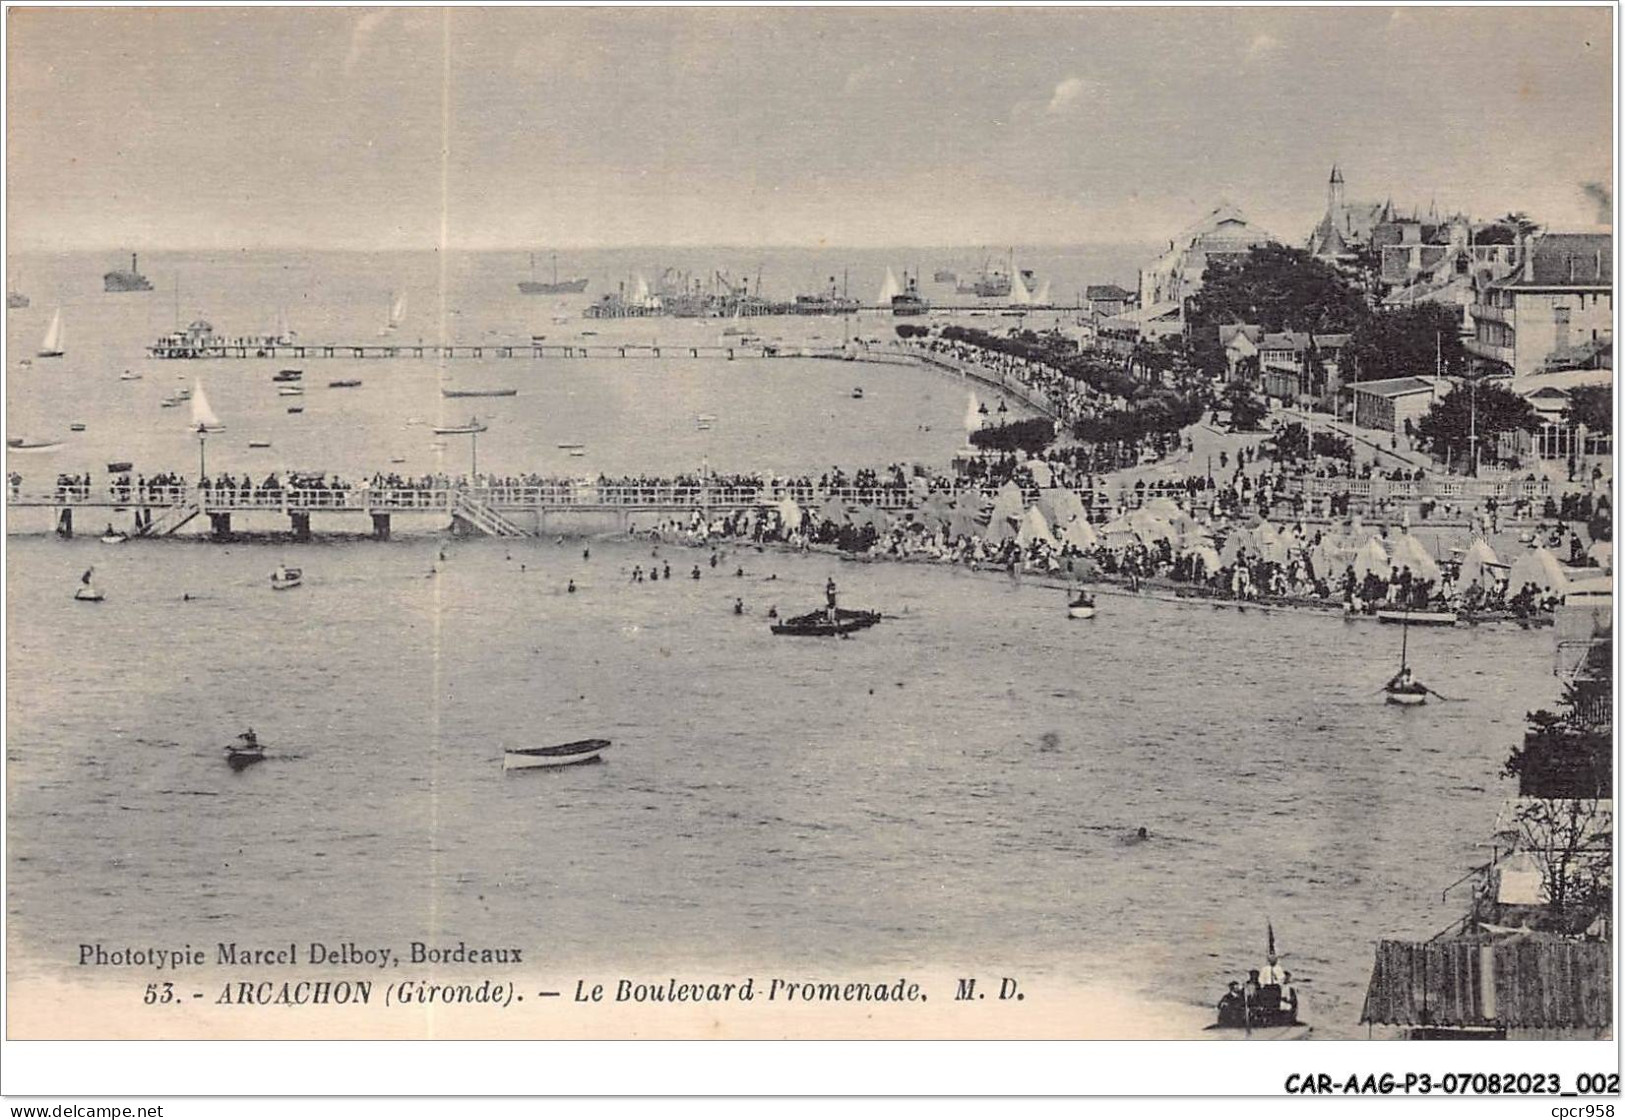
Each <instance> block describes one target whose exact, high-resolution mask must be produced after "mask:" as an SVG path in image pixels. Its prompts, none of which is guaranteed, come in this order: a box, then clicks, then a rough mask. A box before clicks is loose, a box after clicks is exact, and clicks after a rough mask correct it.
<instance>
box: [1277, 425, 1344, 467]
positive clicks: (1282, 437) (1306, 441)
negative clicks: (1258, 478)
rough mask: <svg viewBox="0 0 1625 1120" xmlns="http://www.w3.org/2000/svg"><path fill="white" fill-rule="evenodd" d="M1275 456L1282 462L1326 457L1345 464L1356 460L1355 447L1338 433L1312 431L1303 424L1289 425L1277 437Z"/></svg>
mask: <svg viewBox="0 0 1625 1120" xmlns="http://www.w3.org/2000/svg"><path fill="white" fill-rule="evenodd" d="M1275 454H1276V457H1277V458H1279V459H1282V460H1305V459H1313V458H1315V457H1316V456H1317V455H1325V456H1327V457H1328V458H1332V459H1342V460H1344V461H1345V462H1347V461H1349V460H1352V459H1353V458H1354V445H1353V443H1351V442H1350V441H1349V439H1348V437H1346V436H1340V435H1338V434H1337V433H1336V432H1322V431H1312V430H1311V429H1309V428H1307V427H1305V426H1304V425H1302V424H1287V425H1286V426H1285V427H1283V428H1282V429H1281V430H1280V431H1279V432H1277V433H1276V435H1275Z"/></svg>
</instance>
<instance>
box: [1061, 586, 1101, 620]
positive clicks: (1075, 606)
mask: <svg viewBox="0 0 1625 1120" xmlns="http://www.w3.org/2000/svg"><path fill="white" fill-rule="evenodd" d="M1066 615H1067V617H1068V618H1093V617H1095V597H1094V596H1093V595H1085V594H1083V593H1082V592H1080V593H1079V594H1078V597H1077V598H1075V599H1073V600H1072V601H1071V602H1070V603H1068V604H1067V605H1066Z"/></svg>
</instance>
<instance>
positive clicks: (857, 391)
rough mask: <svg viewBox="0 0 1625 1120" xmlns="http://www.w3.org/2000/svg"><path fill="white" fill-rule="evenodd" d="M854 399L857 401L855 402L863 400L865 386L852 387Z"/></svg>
mask: <svg viewBox="0 0 1625 1120" xmlns="http://www.w3.org/2000/svg"><path fill="white" fill-rule="evenodd" d="M852 399H853V400H855V401H861V400H862V399H863V386H862V385H854V386H853V387H852Z"/></svg>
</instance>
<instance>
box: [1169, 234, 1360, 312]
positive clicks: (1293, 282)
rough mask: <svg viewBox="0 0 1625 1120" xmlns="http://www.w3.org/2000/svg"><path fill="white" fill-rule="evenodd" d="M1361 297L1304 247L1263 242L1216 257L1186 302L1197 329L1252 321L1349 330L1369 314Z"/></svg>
mask: <svg viewBox="0 0 1625 1120" xmlns="http://www.w3.org/2000/svg"><path fill="white" fill-rule="evenodd" d="M1370 313H1371V312H1370V308H1369V307H1368V306H1367V304H1366V301H1365V297H1364V296H1363V295H1362V294H1361V293H1360V291H1359V290H1358V289H1357V288H1356V287H1354V286H1353V285H1352V284H1350V283H1349V282H1348V281H1347V280H1346V279H1345V278H1344V277H1343V276H1342V275H1341V274H1340V273H1339V272H1338V271H1337V270H1336V269H1335V268H1333V267H1332V266H1330V265H1328V264H1327V263H1325V262H1324V261H1320V260H1316V259H1315V258H1314V257H1312V256H1310V254H1309V253H1308V252H1307V251H1306V250H1303V249H1289V248H1287V247H1285V246H1283V245H1273V244H1271V245H1261V246H1258V247H1257V248H1254V249H1251V250H1249V251H1248V253H1247V255H1246V256H1245V257H1242V258H1241V259H1239V260H1231V259H1227V258H1225V257H1218V258H1215V259H1214V260H1213V261H1212V262H1211V263H1209V265H1208V266H1207V270H1206V271H1205V272H1204V273H1203V274H1202V289H1201V291H1199V292H1198V293H1197V294H1196V295H1195V296H1193V297H1191V300H1190V302H1189V303H1188V304H1187V305H1186V309H1185V317H1186V320H1187V322H1189V323H1190V324H1191V326H1192V330H1193V333H1194V332H1195V331H1196V330H1206V329H1207V328H1217V327H1219V326H1222V325H1224V324H1226V323H1256V324H1258V325H1259V326H1261V327H1263V328H1264V329H1265V330H1266V331H1271V332H1275V331H1314V332H1316V333H1320V334H1329V333H1335V332H1343V331H1352V330H1353V329H1354V328H1355V327H1357V326H1358V325H1359V324H1360V323H1361V322H1363V321H1364V319H1365V318H1366V316H1368V315H1369V314H1370Z"/></svg>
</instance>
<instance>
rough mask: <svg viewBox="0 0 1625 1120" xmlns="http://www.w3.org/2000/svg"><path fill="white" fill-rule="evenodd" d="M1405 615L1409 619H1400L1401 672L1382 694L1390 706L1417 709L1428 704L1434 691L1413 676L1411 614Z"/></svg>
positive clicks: (1394, 676) (1384, 688)
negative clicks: (1411, 663)
mask: <svg viewBox="0 0 1625 1120" xmlns="http://www.w3.org/2000/svg"><path fill="white" fill-rule="evenodd" d="M1405 614H1406V615H1407V617H1403V618H1401V619H1400V622H1401V624H1402V628H1401V630H1400V632H1399V672H1397V673H1395V674H1394V675H1393V676H1392V677H1389V678H1388V682H1387V683H1386V684H1384V685H1383V686H1382V692H1383V699H1384V700H1386V701H1387V702H1388V703H1390V704H1395V705H1398V706H1400V707H1415V706H1416V705H1418V704H1426V703H1427V701H1428V695H1429V694H1430V693H1431V692H1432V691H1433V690H1432V689H1430V688H1428V686H1427V685H1425V684H1423V683H1422V682H1421V681H1419V680H1417V679H1415V678H1414V677H1413V676H1412V675H1411V666H1410V661H1409V654H1410V643H1409V638H1410V632H1411V631H1410V625H1409V618H1408V614H1409V612H1405Z"/></svg>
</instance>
